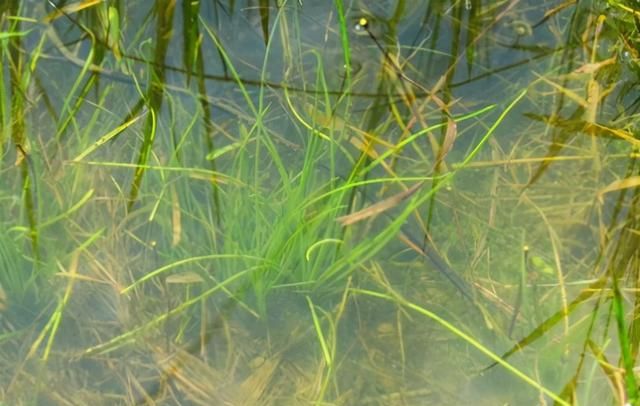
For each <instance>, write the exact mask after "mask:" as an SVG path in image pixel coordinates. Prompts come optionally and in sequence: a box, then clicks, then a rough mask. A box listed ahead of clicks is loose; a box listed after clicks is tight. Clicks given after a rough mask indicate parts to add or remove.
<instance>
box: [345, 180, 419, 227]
mask: <svg viewBox="0 0 640 406" xmlns="http://www.w3.org/2000/svg"><path fill="white" fill-rule="evenodd" d="M422 185H424V181H422V182H419V183H416V184H415V185H413V186H411V187H410V188H409V189H407V190H405V191H404V192H400V193H398V194H396V195H393V196H391V197H388V198H386V199H384V200H383V201H381V202H378V203H375V204H373V205H371V206H369V207H366V208H364V209H362V210H359V211H357V212H355V213H351V214H347V215H346V216H342V217H338V222H340V224H342V225H343V226H348V225H351V224H355V223H357V222H360V221H362V220H366V219H368V218H369V217H372V216H375V215H377V214H380V213H382V212H385V211H387V210H389V209H391V208H393V207H396V206H397V205H399V204H400V203H402V202H403V201H404V200H406V199H407V198H409V197H411V195H413V194H414V193H415V192H417V191H418V189H420V187H421V186H422Z"/></svg>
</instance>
